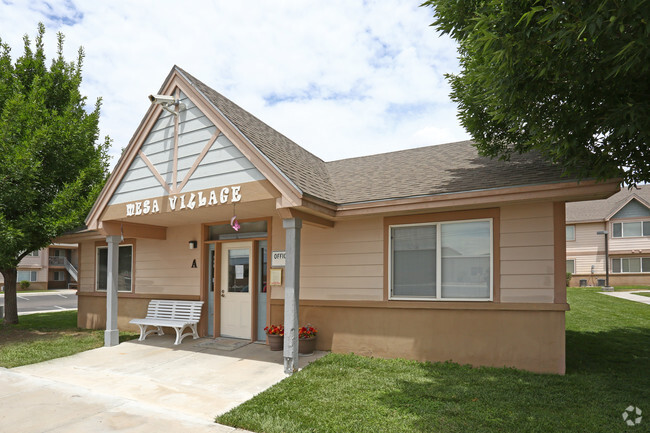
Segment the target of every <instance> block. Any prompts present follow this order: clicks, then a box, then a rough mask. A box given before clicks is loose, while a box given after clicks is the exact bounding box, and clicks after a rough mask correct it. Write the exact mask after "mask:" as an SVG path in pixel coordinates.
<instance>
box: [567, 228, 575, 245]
mask: <svg viewBox="0 0 650 433" xmlns="http://www.w3.org/2000/svg"><path fill="white" fill-rule="evenodd" d="M566 240H567V241H575V240H576V226H566Z"/></svg>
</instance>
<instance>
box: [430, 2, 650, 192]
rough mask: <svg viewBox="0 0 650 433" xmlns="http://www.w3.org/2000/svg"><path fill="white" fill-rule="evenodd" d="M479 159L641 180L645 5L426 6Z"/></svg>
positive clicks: (648, 48) (647, 77)
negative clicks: (532, 157) (442, 41)
mask: <svg viewBox="0 0 650 433" xmlns="http://www.w3.org/2000/svg"><path fill="white" fill-rule="evenodd" d="M424 5H425V6H431V7H433V8H434V23H433V24H432V25H433V26H435V27H436V28H437V29H438V30H440V31H441V32H443V33H446V34H449V35H450V36H451V37H452V38H453V39H455V40H456V41H457V42H458V44H459V53H460V57H459V58H460V66H461V70H460V73H458V74H455V75H447V78H448V79H449V81H450V83H451V87H452V94H451V96H452V99H453V100H454V101H456V102H457V103H458V105H459V117H460V119H461V122H462V124H463V126H464V127H465V128H466V129H467V131H468V132H469V133H470V134H471V135H472V137H473V139H474V140H475V142H476V147H477V148H478V150H479V152H480V153H481V154H482V155H485V156H491V157H501V158H503V159H508V157H509V155H511V154H512V153H513V152H519V153H524V152H527V151H530V150H533V149H535V150H537V151H539V152H540V153H541V154H542V155H544V156H545V157H546V158H547V159H548V160H550V161H552V162H555V163H558V164H559V165H560V166H561V167H562V168H563V169H564V171H565V173H566V174H568V175H571V176H576V177H578V178H592V177H593V178H597V179H601V180H602V179H607V178H617V177H621V178H623V179H624V181H625V183H627V184H629V185H634V184H636V183H638V182H642V181H650V164H649V163H648V161H649V157H650V150H649V149H648V133H649V132H650V74H649V72H650V2H647V1H635V0H630V1H621V0H597V1H564V0H538V1H497V0H484V1H479V0H471V1H456V0H428V1H427V2H426V3H424Z"/></svg>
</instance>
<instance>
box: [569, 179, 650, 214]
mask: <svg viewBox="0 0 650 433" xmlns="http://www.w3.org/2000/svg"><path fill="white" fill-rule="evenodd" d="M632 196H636V197H638V198H640V199H641V200H645V202H646V203H650V185H641V186H639V187H638V188H632V189H627V188H622V189H621V190H620V191H619V192H617V193H616V194H614V195H613V196H611V197H609V198H606V199H602V200H590V201H580V202H573V203H567V204H566V220H567V222H579V221H605V218H607V217H608V216H610V215H611V214H612V213H613V212H614V211H616V210H618V209H619V208H620V207H621V206H623V205H624V204H625V203H627V201H628V200H629V199H630V197H632Z"/></svg>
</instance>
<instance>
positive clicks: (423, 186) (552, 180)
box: [86, 66, 617, 230]
mask: <svg viewBox="0 0 650 433" xmlns="http://www.w3.org/2000/svg"><path fill="white" fill-rule="evenodd" d="M179 90H180V91H183V92H185V94H186V95H187V97H188V98H190V100H191V101H192V102H193V103H194V104H195V105H196V106H197V107H198V108H199V109H200V110H201V111H202V112H203V114H204V115H205V116H207V118H208V119H210V120H211V121H212V122H213V123H214V124H215V125H216V126H217V129H218V130H219V131H221V133H223V134H224V135H225V136H226V137H228V138H229V140H230V141H231V142H232V143H233V144H234V145H235V146H236V147H237V148H238V149H239V150H240V151H241V152H242V153H243V155H244V157H246V158H247V159H248V160H249V161H250V163H252V164H253V166H254V167H256V168H257V169H259V171H260V172H261V174H262V175H263V176H264V177H265V178H266V179H267V180H269V181H270V182H271V184H272V185H273V186H274V187H275V188H276V189H277V190H278V191H279V192H280V193H281V196H282V200H283V203H282V208H285V207H287V208H288V207H294V206H298V207H299V206H310V207H311V209H312V210H313V211H314V212H317V213H318V212H325V213H326V214H327V215H328V217H334V216H336V215H338V211H339V210H340V209H342V208H343V207H344V206H345V205H349V206H348V207H347V212H348V213H349V214H350V212H352V213H354V212H357V211H359V209H360V208H366V207H375V208H377V207H378V206H383V204H381V203H377V202H386V201H391V200H394V201H395V202H394V203H396V202H397V201H399V200H400V199H410V200H415V201H418V200H421V199H422V200H429V198H432V199H435V200H438V199H440V200H447V199H448V198H447V195H449V194H454V193H467V192H471V193H472V194H479V195H481V194H482V195H483V196H487V195H486V194H485V193H484V192H485V191H491V192H489V193H488V194H501V192H500V191H499V190H500V189H508V194H510V193H511V192H515V191H519V190H517V189H516V188H519V187H533V188H532V189H535V191H538V192H541V191H545V190H551V189H552V190H554V191H556V192H555V193H553V194H555V195H554V197H556V198H558V199H560V200H563V201H564V200H581V199H585V198H587V197H592V198H594V197H603V196H606V195H608V194H611V193H612V192H613V191H614V189H613V188H615V187H617V185H614V184H612V183H611V182H609V184H607V185H604V186H602V185H601V186H593V185H592V186H591V187H590V188H591V189H585V188H582V187H579V185H578V184H577V182H576V181H575V180H572V179H568V178H563V177H562V173H561V170H560V169H559V168H558V167H557V166H553V165H551V164H549V163H547V162H545V161H544V160H543V159H542V158H540V157H539V155H537V154H535V153H528V154H524V155H512V157H511V160H510V161H508V162H505V161H501V160H499V159H491V158H486V157H481V156H479V155H478V152H477V150H476V148H475V147H474V146H473V145H472V142H471V141H462V142H457V143H448V144H443V145H435V146H428V147H420V148H415V149H408V150H402V151H397V152H390V153H384V154H377V155H370V156H363V157H358V158H349V159H343V160H338V161H331V162H325V161H323V160H322V159H320V158H318V157H317V156H315V155H313V154H312V153H310V152H309V151H307V150H306V149H304V148H302V147H301V146H299V145H298V144H296V143H295V142H293V141H292V140H290V139H289V138H287V137H285V136H284V135H282V134H281V133H279V132H278V131H276V130H275V129H273V128H271V127H270V126H269V125H267V124H266V123H264V122H263V121H261V120H260V119H258V118H257V117H255V116H253V115H252V114H251V113H249V112H247V111H246V110H244V109H243V108H241V107H239V106H238V105H237V104H235V103H233V102H232V101H231V100H229V99H228V98H226V97H225V96H223V95H222V94H220V93H219V92H217V91H215V90H214V89H212V88H210V87H209V86H207V85H206V84H205V83H203V82H201V81H200V80H198V79H197V78H196V77H194V76H193V75H191V74H190V73H188V72H187V71H185V70H183V69H181V68H180V67H178V66H174V67H173V68H172V69H171V71H170V72H169V74H168V76H167V78H166V79H165V82H164V83H163V84H162V86H161V88H160V91H159V93H165V92H171V91H179ZM160 113H161V108H160V106H157V105H152V106H151V107H150V108H149V110H148V111H147V114H146V115H145V117H144V118H143V120H142V122H141V123H140V126H139V127H138V129H137V130H136V131H135V133H134V135H133V138H132V139H131V141H130V142H129V145H128V146H127V148H126V149H125V151H124V153H123V154H122V156H121V158H120V160H119V161H118V163H117V165H116V167H115V169H114V170H113V173H111V176H110V177H109V179H108V181H107V183H106V185H105V187H104V189H103V190H102V192H101V193H100V195H99V197H98V198H97V200H96V202H95V204H94V205H93V208H92V209H91V211H90V213H89V215H88V217H87V218H86V224H87V226H88V227H89V229H91V230H94V229H96V228H97V227H98V224H99V223H100V217H101V214H102V212H103V211H104V210H105V209H106V207H107V206H108V203H109V200H110V199H111V197H112V195H113V194H114V192H115V190H116V188H117V187H118V186H119V184H120V182H121V181H122V179H123V178H124V176H125V173H126V172H127V169H128V167H129V165H130V164H131V162H132V161H133V160H134V158H135V157H136V155H137V154H138V152H139V149H140V148H141V146H142V143H143V142H144V140H145V139H146V137H147V134H149V132H150V131H151V130H152V128H153V127H154V124H155V121H156V119H157V116H158V115H159V114H160ZM551 184H556V185H554V186H551ZM547 185H549V186H548V187H547ZM567 188H568V189H567ZM527 189H528V190H530V189H531V188H527ZM494 190H496V191H494ZM492 191H493V192H492ZM562 191H564V192H562ZM522 193H523V192H522ZM558 194H559V195H558ZM540 197H541V196H540ZM544 197H546V198H548V197H549V195H548V194H547V195H544ZM285 198H286V201H284V200H285ZM303 198H306V199H308V200H307V201H309V202H311V204H309V205H307V204H306V203H305V202H303V201H302V199H303ZM513 200H514V199H513ZM353 208H354V209H353Z"/></svg>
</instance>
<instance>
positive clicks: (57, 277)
mask: <svg viewBox="0 0 650 433" xmlns="http://www.w3.org/2000/svg"><path fill="white" fill-rule="evenodd" d="M54 281H65V273H64V272H63V271H54Z"/></svg>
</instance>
